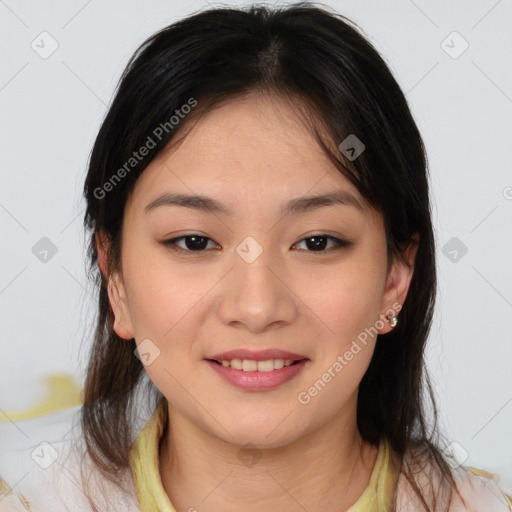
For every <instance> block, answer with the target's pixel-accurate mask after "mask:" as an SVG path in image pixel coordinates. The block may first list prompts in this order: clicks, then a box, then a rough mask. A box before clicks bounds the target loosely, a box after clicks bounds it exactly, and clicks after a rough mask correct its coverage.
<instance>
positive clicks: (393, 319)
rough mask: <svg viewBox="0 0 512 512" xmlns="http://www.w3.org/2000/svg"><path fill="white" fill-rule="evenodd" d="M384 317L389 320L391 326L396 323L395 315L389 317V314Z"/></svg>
mask: <svg viewBox="0 0 512 512" xmlns="http://www.w3.org/2000/svg"><path fill="white" fill-rule="evenodd" d="M386 318H387V319H388V320H389V324H390V325H391V327H395V326H396V324H397V323H398V318H397V317H396V316H394V317H393V318H389V316H387V315H386Z"/></svg>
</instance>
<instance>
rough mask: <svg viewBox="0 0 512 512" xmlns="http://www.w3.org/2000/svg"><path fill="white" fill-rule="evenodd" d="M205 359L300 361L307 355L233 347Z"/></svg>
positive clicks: (273, 349) (272, 349)
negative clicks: (233, 348)
mask: <svg viewBox="0 0 512 512" xmlns="http://www.w3.org/2000/svg"><path fill="white" fill-rule="evenodd" d="M206 359H213V360H215V361H231V360H233V359H249V360H252V361H267V360H269V359H284V360H286V359H291V360H293V361H300V360H302V359H307V357H305V356H302V355H300V354H296V353H294V352H288V351H286V350H280V349H277V348H268V349H265V350H248V349H235V350H228V351H226V352H219V353H218V354H214V355H213V356H210V357H207V358H206Z"/></svg>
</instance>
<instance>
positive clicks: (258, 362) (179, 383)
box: [34, 2, 512, 512]
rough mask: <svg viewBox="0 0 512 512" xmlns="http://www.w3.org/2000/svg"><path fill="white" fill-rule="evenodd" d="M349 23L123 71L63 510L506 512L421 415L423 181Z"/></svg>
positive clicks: (91, 181)
mask: <svg viewBox="0 0 512 512" xmlns="http://www.w3.org/2000/svg"><path fill="white" fill-rule="evenodd" d="M352 25H353V23H352V22H350V20H348V19H347V18H345V17H343V16H341V15H339V14H337V13H333V12H330V11H328V10H326V9H324V8H320V7H316V6H312V5H311V3H309V2H307V3H301V4H295V5H293V6H289V7H286V8H281V9H269V8H266V7H252V8H248V9H247V10H238V9H229V8H226V9H212V10H209V11H204V12H201V13H199V14H196V15H193V16H190V17H188V18H186V19H183V20H181V21H179V22H177V23H174V24H173V25H170V26H169V27H167V28H165V29H163V30H161V31H160V32H158V33H157V34H155V35H153V36H152V37H151V38H149V39H148V40H147V41H146V42H145V43H144V44H143V45H142V46H141V48H139V50H138V51H137V52H136V53H135V55H134V56H133V57H132V59H131V61H130V63H129V64H128V66H127V68H126V70H125V72H124V74H123V77H122V79H121V81H120V84H119V87H118V90H117V93H116V96H115V99H114V101H113V103H112V105H111V107H110V109H109V112H108V114H107V116H106V118H105V120H104V122H103V124H102V127H101V129H100V132H99V134H98V137H97V139H96V142H95V144H94V148H93V151H92V154H91V158H90V163H89V169H88V174H87V178H86V182H85V188H84V195H85V198H86V200H87V211H86V215H85V226H86V228H87V229H88V230H89V231H90V239H89V256H90V264H91V272H92V273H93V274H94V275H95V276H96V278H97V284H98V288H99V304H98V306H99V316H98V323H97V325H96V331H95V338H94V344H93V347H92V351H91V355H90V360H89V367H88V373H87V379H86V383H85V394H84V404H83V407H82V408H81V427H82V431H83V433H82V434H81V436H82V438H83V440H84V442H85V454H84V455H85V457H84V458H83V460H79V459H76V460H77V461H79V462H82V463H83V466H81V481H80V483H79V485H78V483H77V486H76V487H75V486H71V485H70V484H69V483H66V479H64V478H62V474H60V475H59V474H56V475H55V477H56V478H58V479H59V482H60V483H59V484H55V486H56V487H57V486H59V485H60V486H61V489H64V488H65V487H66V486H67V487H68V488H69V495H66V494H65V493H67V492H68V491H67V490H66V491H62V494H63V496H61V498H60V499H61V501H62V502H63V503H66V502H67V503H70V502H71V500H72V499H75V497H76V498H77V499H79V500H81V501H80V503H83V509H84V510H87V509H90V510H107V509H108V510H110V509H112V510H139V509H140V510H143V511H153V510H163V511H167V512H171V511H193V510H197V511H212V512H213V511H221V510H222V511H230V510H239V509H240V508H243V510H244V511H261V510H265V509H268V508H270V507H277V508H279V509H280V510H283V511H295V510H308V511H316V510H332V511H337V512H338V511H340V512H341V511H348V510H350V512H362V511H365V512H366V511H370V512H373V511H379V512H383V511H390V510H401V511H412V510H414V511H416V510H428V511H434V510H435V511H440V510H450V511H452V512H453V511H459V510H478V511H480V510H481V511H494V510H496V511H505V510H509V509H510V510H512V508H510V503H511V501H510V498H508V497H507V496H506V495H505V493H504V492H503V491H502V490H501V489H500V487H499V486H498V485H497V484H496V483H495V482H494V481H493V479H492V478H489V477H491V476H492V475H489V474H487V473H485V472H483V471H481V470H476V469H474V468H466V467H463V466H461V465H459V464H458V462H457V461H456V460H455V458H454V457H452V456H450V455H449V454H448V453H446V452H445V451H444V447H442V446H441V443H440V441H438V439H439V438H440V433H439V431H438V428H437V424H436V416H435V414H434V418H433V420H432V422H433V424H429V420H428V419H427V417H426V412H425V411H426V404H425V403H424V401H423V396H424V395H423V391H424V386H425V387H426V388H427V389H428V391H429V395H430V398H431V400H432V402H433V404H434V397H433V393H432V390H431V387H430V383H429V379H428V375H427V373H426V371H425V361H424V351H425V346H426V342H427V337H428V333H429V330H430V326H431V322H432V315H433V309H434V302H435V294H436V264H435V246H434V237H433V229H432V220H431V213H430V204H429V189H428V176H427V160H426V155H425V150H424V145H423V142H422V139H421V136H420V133H419V132H418V129H417V126H416V124H415V122H414V120H413V118H412V116H411V113H410V110H409V108H408V105H407V103H406V100H405V97H404V95H403V93H402V91H401V90H400V88H399V86H398V84H397V82H396V81H395V79H394V78H393V76H392V74H391V72H390V70H389V69H388V67H387V66H386V64H385V62H384V61H383V59H382V58H381V57H380V56H379V54H378V53H377V51H376V50H375V49H374V48H373V46H372V45H371V44H370V43H369V42H368V41H367V40H366V39H365V38H364V37H363V36H362V35H361V34H360V32H359V31H358V30H356V28H354V27H353V26H352ZM146 377H148V378H147V379H146ZM138 393H140V394H138ZM141 403H144V404H150V410H151V411H153V413H152V415H151V418H150V420H149V421H148V422H147V424H146V425H145V426H144V429H143V430H142V432H140V433H137V432H136V428H135V427H134V424H135V423H136V420H137V413H138V410H137V407H140V404H141ZM434 412H435V405H434ZM79 462H75V463H74V464H75V466H76V465H77V464H78V463H79ZM87 464H88V465H89V466H90V469H91V470H92V473H91V472H88V471H86V470H85V467H86V465H87ZM75 466H73V467H75ZM78 487H80V490H79V492H78V491H77V490H76V489H77V488H78ZM75 503H78V502H75ZM109 507H110V508H109ZM34 510H37V509H36V508H34Z"/></svg>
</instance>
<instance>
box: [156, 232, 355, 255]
mask: <svg viewBox="0 0 512 512" xmlns="http://www.w3.org/2000/svg"><path fill="white" fill-rule="evenodd" d="M194 237H198V238H204V239H205V240H211V241H213V240H212V239H211V238H208V237H206V236H203V235H200V234H199V233H192V234H190V235H184V236H179V237H177V238H171V239H169V240H165V241H164V242H162V243H163V244H164V245H167V246H169V248H170V249H171V250H172V251H175V252H178V253H182V254H183V253H192V254H193V253H202V252H206V249H203V250H199V251H192V250H190V249H183V248H182V247H178V246H177V245H176V242H177V241H178V240H183V239H185V238H194ZM310 238H328V239H330V240H333V241H334V243H335V244H336V247H331V249H334V250H339V249H344V248H347V247H350V246H351V245H353V242H349V241H347V240H342V239H340V238H336V237H335V236H331V235H326V234H324V233H321V234H313V235H309V236H307V237H305V238H302V239H301V240H299V241H298V242H297V244H299V243H301V242H303V241H304V240H308V239H310ZM294 245H296V244H294ZM306 252H311V253H313V254H322V253H326V252H329V250H328V249H327V250H322V251H306Z"/></svg>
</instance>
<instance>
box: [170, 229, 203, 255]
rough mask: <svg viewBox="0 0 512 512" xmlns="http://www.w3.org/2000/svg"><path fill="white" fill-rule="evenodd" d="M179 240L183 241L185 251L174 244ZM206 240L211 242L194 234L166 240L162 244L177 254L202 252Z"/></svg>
mask: <svg viewBox="0 0 512 512" xmlns="http://www.w3.org/2000/svg"><path fill="white" fill-rule="evenodd" d="M180 240H185V247H186V248H185V249H183V248H182V247H180V246H178V245H177V244H176V242H178V241H180ZM206 240H210V241H213V240H211V239H210V238H207V237H206V236H203V235H200V234H198V233H195V234H193V235H186V236H180V237H178V238H171V239H170V240H166V241H165V242H164V244H165V245H169V246H170V247H171V249H172V250H174V251H177V252H204V251H203V250H202V249H205V247H206V245H207V243H206V242H205V241H206Z"/></svg>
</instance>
